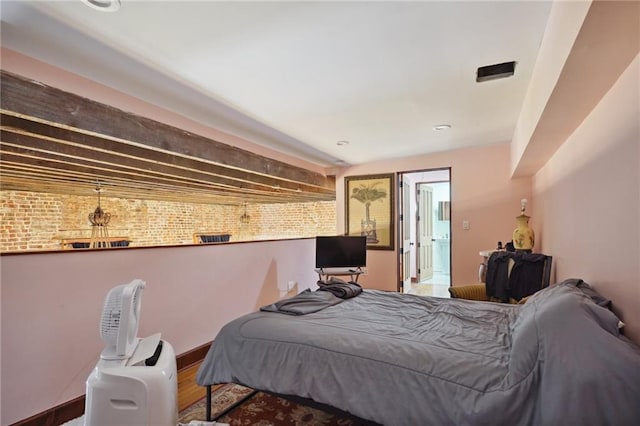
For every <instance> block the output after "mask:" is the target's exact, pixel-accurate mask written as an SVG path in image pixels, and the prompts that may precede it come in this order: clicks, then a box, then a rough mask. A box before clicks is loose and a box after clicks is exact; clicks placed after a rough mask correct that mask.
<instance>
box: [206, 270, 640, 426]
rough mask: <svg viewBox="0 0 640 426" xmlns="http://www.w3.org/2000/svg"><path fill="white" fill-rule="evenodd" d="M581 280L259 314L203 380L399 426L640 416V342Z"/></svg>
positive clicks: (371, 294)
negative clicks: (516, 290)
mask: <svg viewBox="0 0 640 426" xmlns="http://www.w3.org/2000/svg"><path fill="white" fill-rule="evenodd" d="M579 283H580V282H579V281H577V280H569V281H565V282H563V283H560V284H557V285H555V286H551V287H549V288H547V289H545V290H542V291H540V292H538V293H536V294H535V295H534V296H532V297H531V298H530V299H529V300H528V301H527V303H526V304H524V305H503V304H495V303H490V302H475V301H466V300H459V299H438V298H430V297H419V296H412V295H403V294H397V293H388V292H381V291H375V290H365V291H363V292H362V294H360V295H359V296H357V297H355V298H352V299H348V300H345V301H343V302H342V303H339V304H336V305H333V306H330V307H327V308H325V309H323V310H321V311H318V312H314V313H310V314H307V315H300V316H290V315H282V314H280V313H272V312H256V313H252V314H249V315H246V316H243V317H241V318H238V319H237V320H234V321H232V322H230V323H229V324H227V325H226V326H225V327H223V329H222V330H221V332H220V333H219V335H218V336H217V337H216V338H215V341H214V344H213V345H212V347H211V350H210V351H209V353H208V354H207V357H206V359H205V361H204V363H203V364H202V366H201V367H200V370H199V371H198V375H197V382H198V384H200V385H202V386H206V385H210V384H215V383H224V382H236V383H241V384H245V385H247V386H251V387H253V388H256V389H261V390H266V391H271V392H276V393H282V394H291V395H298V396H302V397H305V398H311V399H313V400H315V401H318V402H321V403H325V404H329V405H332V406H334V407H337V408H340V409H342V410H345V411H348V412H350V413H352V414H354V415H356V416H359V417H361V418H363V419H368V420H372V421H375V422H378V423H381V424H384V425H389V426H391V425H559V424H565V425H574V424H576V425H577V424H580V425H607V424H609V425H631V424H638V420H639V419H640V350H639V349H638V347H637V346H635V345H634V344H632V343H631V342H630V341H629V340H627V339H625V338H624V337H622V336H620V335H619V332H618V318H617V317H616V316H615V315H614V314H613V313H612V312H611V311H609V310H608V309H606V308H605V307H602V306H599V305H598V304H597V303H595V302H594V300H593V298H592V297H591V296H592V295H591V294H589V293H587V292H585V291H583V290H581V288H580V287H578V286H577V284H579ZM582 286H583V287H584V285H582Z"/></svg>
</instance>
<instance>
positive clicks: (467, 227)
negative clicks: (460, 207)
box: [462, 220, 469, 231]
mask: <svg viewBox="0 0 640 426" xmlns="http://www.w3.org/2000/svg"><path fill="white" fill-rule="evenodd" d="M462 229H464V230H465V231H468V230H469V221H468V220H463V221H462Z"/></svg>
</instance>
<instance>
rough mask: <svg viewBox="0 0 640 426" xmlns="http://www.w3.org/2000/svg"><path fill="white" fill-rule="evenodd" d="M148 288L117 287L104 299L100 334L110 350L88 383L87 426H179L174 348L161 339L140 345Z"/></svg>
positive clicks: (138, 283)
mask: <svg viewBox="0 0 640 426" xmlns="http://www.w3.org/2000/svg"><path fill="white" fill-rule="evenodd" d="M144 286H145V283H144V282H143V281H140V280H135V281H133V282H131V283H130V284H126V285H121V286H117V287H115V288H113V289H111V291H110V292H109V294H108V295H107V298H106V299H105V303H104V309H103V312H102V320H101V326H100V334H101V337H102V340H103V341H104V342H105V343H106V345H107V346H106V347H105V348H104V350H103V351H102V353H101V354H100V360H99V361H98V364H97V365H96V367H95V368H94V370H93V372H92V373H91V375H90V376H89V378H88V379H87V397H86V402H85V420H84V424H85V426H103V425H104V426H106V425H114V426H125V425H126V426H138V425H140V426H146V425H153V426H156V425H157V426H161V425H166V426H175V425H176V423H177V420H178V408H177V405H178V403H177V393H178V390H177V388H178V386H177V382H178V379H177V376H178V373H177V369H176V356H175V352H174V350H173V347H172V346H171V345H170V344H169V343H168V342H166V341H164V340H161V339H160V334H159V333H158V334H155V335H153V336H149V337H146V338H144V339H139V338H137V337H136V334H137V332H138V319H139V314H140V301H141V300H140V299H141V293H142V290H143V289H144Z"/></svg>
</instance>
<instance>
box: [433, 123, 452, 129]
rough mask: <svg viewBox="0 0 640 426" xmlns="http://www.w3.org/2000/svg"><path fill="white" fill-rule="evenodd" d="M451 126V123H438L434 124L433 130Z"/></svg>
mask: <svg viewBox="0 0 640 426" xmlns="http://www.w3.org/2000/svg"><path fill="white" fill-rule="evenodd" d="M450 128H451V124H438V125H437V126H433V130H449V129H450Z"/></svg>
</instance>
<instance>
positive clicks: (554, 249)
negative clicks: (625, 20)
mask: <svg viewBox="0 0 640 426" xmlns="http://www.w3.org/2000/svg"><path fill="white" fill-rule="evenodd" d="M638 75H640V55H639V56H636V58H635V59H634V61H633V62H632V63H631V65H630V66H629V67H628V68H627V69H626V71H625V72H624V73H623V74H622V75H621V76H620V77H619V79H618V80H617V82H616V83H615V84H614V86H613V87H612V88H611V89H610V90H609V92H608V93H607V94H606V95H605V96H604V97H603V98H602V99H601V100H600V102H599V103H598V105H597V106H596V107H595V108H594V109H593V111H592V112H591V114H590V115H589V116H587V118H586V119H585V120H584V122H583V123H582V124H581V125H580V127H578V128H577V129H576V131H575V132H574V133H573V134H572V135H571V136H570V137H569V138H568V139H567V140H566V141H565V142H564V144H563V145H562V146H561V147H560V149H558V151H557V152H556V153H555V155H554V156H553V157H552V158H551V159H550V160H549V161H548V162H547V164H546V165H545V166H544V167H543V168H542V169H540V170H539V171H538V172H537V174H536V175H535V176H534V179H533V196H534V198H535V200H536V203H535V209H534V213H533V215H534V216H536V217H540V218H541V220H540V222H539V226H540V228H539V232H540V236H541V238H540V240H541V242H542V249H543V250H544V251H545V252H547V253H549V254H551V255H553V256H554V263H555V266H556V276H557V280H558V281H560V280H564V279H567V278H582V279H584V280H585V281H586V282H587V283H589V284H591V285H592V286H593V287H594V288H595V289H596V290H597V291H598V292H600V293H601V294H602V295H604V296H605V297H607V298H609V299H611V300H612V301H613V306H614V311H615V312H616V313H617V314H619V315H620V317H621V318H622V320H623V321H624V322H625V323H626V327H625V334H626V335H627V336H628V337H630V338H631V339H632V340H634V341H635V342H637V343H640V309H638V307H639V306H640V264H639V262H638V259H640V224H639V222H640V219H639V218H640V171H639V170H640V122H639V120H638V117H640V83H639V81H638Z"/></svg>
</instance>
